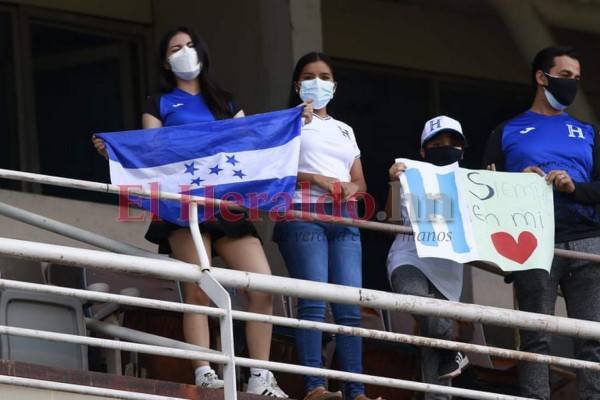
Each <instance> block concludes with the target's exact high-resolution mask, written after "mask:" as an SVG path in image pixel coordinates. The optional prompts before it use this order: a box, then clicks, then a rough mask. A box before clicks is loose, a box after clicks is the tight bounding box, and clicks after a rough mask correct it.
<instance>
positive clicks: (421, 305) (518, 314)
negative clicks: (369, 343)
mask: <svg viewBox="0 0 600 400" xmlns="http://www.w3.org/2000/svg"><path fill="white" fill-rule="evenodd" d="M0 254H4V255H7V256H11V257H18V258H26V259H30V260H37V261H47V262H60V263H61V264H66V265H74V266H78V265H79V266H89V267H94V268H99V269H108V270H113V271H120V272H130V273H134V274H140V275H150V276H156V277H161V278H167V279H176V280H181V281H187V282H197V281H198V280H199V279H200V271H199V270H198V266H197V265H192V264H187V263H183V262H179V261H162V260H152V259H147V258H142V257H135V256H127V255H120V254H111V253H106V252H102V251H96V250H88V249H77V248H71V247H65V246H58V245H52V244H45V243H35V242H28V241H24V240H16V239H8V238H0ZM211 275H213V276H214V277H215V279H216V280H217V281H218V282H219V283H221V284H222V285H223V286H226V287H234V288H240V289H250V290H257V291H263V292H268V293H273V294H279V293H285V294H289V295H292V296H297V297H305V298H310V299H318V300H325V301H329V302H334V303H336V302H337V303H346V304H360V305H364V306H367V307H375V308H382V309H386V310H394V311H404V312H409V313H415V314H424V315H431V316H436V317H443V318H450V319H457V320H463V321H471V322H480V323H484V324H492V325H499V326H508V327H516V328H519V329H528V330H535V331H543V332H549V333H555V334H559V335H568V336H575V337H581V338H587V339H594V340H600V323H598V322H592V321H583V320H577V319H569V318H564V317H556V316H550V315H541V314H535V313H528V312H524V311H516V310H508V309H504V308H497V307H489V306H481V305H475V304H464V303H458V302H452V301H446V300H438V299H428V298H422V297H416V296H409V295H402V294H397V293H388V292H383V291H378V290H370V289H361V288H352V287H347V286H342V285H331V284H326V283H318V282H310V283H309V282H306V281H302V280H297V279H291V278H284V277H277V276H270V275H268V276H267V275H263V274H256V273H251V272H241V271H234V270H229V269H223V268H212V269H211Z"/></svg>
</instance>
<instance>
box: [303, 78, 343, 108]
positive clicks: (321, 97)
mask: <svg viewBox="0 0 600 400" xmlns="http://www.w3.org/2000/svg"><path fill="white" fill-rule="evenodd" d="M334 87H335V85H334V83H333V82H331V81H324V80H322V79H319V78H315V79H311V80H307V81H302V82H300V91H299V92H298V94H299V95H300V98H301V99H302V101H308V100H312V101H313V108H314V109H315V110H320V109H322V108H325V106H326V105H327V103H329V101H330V100H331V99H332V98H333V92H334Z"/></svg>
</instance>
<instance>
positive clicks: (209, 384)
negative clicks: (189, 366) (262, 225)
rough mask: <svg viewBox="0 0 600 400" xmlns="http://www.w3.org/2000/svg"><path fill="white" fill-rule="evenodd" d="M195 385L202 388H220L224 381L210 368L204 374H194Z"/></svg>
mask: <svg viewBox="0 0 600 400" xmlns="http://www.w3.org/2000/svg"><path fill="white" fill-rule="evenodd" d="M196 386H200V387H202V388H211V389H222V388H223V386H225V382H223V380H221V379H219V377H218V376H217V374H216V373H215V370H214V369H211V370H210V371H208V372H207V373H205V374H204V375H196Z"/></svg>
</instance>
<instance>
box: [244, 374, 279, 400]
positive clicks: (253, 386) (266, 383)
mask: <svg viewBox="0 0 600 400" xmlns="http://www.w3.org/2000/svg"><path fill="white" fill-rule="evenodd" d="M246 393H254V394H260V395H263V396H270V397H279V398H282V399H287V398H288V397H289V396H288V395H287V394H285V392H284V391H283V390H281V389H280V388H279V386H277V381H276V380H275V377H274V376H273V373H272V372H271V371H269V372H268V374H267V377H266V378H263V377H262V376H260V375H259V376H255V375H254V374H252V373H251V376H250V379H248V387H247V388H246Z"/></svg>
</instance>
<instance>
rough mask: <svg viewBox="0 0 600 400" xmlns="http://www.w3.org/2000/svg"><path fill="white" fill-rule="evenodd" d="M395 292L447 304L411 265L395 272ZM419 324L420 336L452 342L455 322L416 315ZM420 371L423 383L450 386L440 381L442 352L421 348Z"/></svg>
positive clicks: (445, 399)
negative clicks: (442, 301) (440, 300)
mask: <svg viewBox="0 0 600 400" xmlns="http://www.w3.org/2000/svg"><path fill="white" fill-rule="evenodd" d="M390 281H391V284H392V290H394V292H396V293H401V294H410V295H413V296H421V297H431V298H437V299H443V300H447V299H446V297H444V295H443V294H441V293H440V292H439V291H438V290H437V289H436V287H435V286H434V285H433V284H432V283H431V281H429V279H427V277H426V276H425V274H423V273H422V272H421V271H420V270H419V269H418V268H416V267H413V266H412V265H405V266H401V267H398V268H396V269H395V270H394V272H392V277H391V279H390ZM413 318H414V319H415V320H416V321H417V322H418V323H419V328H420V330H421V335H423V336H426V337H430V338H435V339H445V340H450V339H452V320H449V319H445V318H437V317H430V316H427V315H418V314H413ZM420 350H421V370H422V374H423V382H424V383H431V384H435V385H443V386H451V381H450V380H445V381H440V380H438V378H437V377H438V367H439V363H440V353H441V351H440V349H437V348H434V347H427V346H423V347H421V349H420ZM451 398H452V396H450V395H446V394H434V393H425V397H424V399H425V400H449V399H451Z"/></svg>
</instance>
